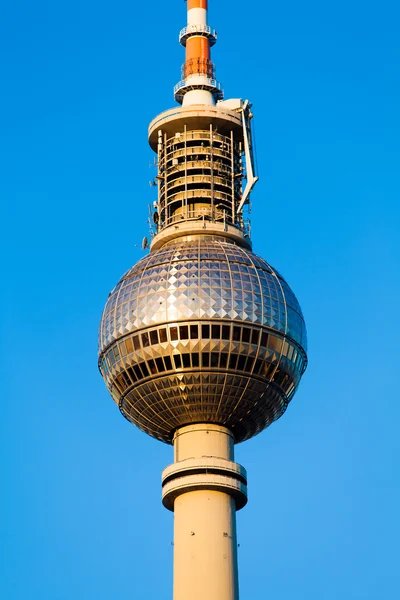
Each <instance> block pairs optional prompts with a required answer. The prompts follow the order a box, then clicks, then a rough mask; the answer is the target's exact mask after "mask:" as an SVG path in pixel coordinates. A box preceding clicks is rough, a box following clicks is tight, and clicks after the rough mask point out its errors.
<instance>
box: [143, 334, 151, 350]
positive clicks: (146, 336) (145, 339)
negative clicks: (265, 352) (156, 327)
mask: <svg viewBox="0 0 400 600" xmlns="http://www.w3.org/2000/svg"><path fill="white" fill-rule="evenodd" d="M142 344H143V348H147V346H150V340H149V334H148V333H147V332H145V333H142Z"/></svg>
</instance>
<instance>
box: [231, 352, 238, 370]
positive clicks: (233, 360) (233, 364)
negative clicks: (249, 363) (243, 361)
mask: <svg viewBox="0 0 400 600" xmlns="http://www.w3.org/2000/svg"><path fill="white" fill-rule="evenodd" d="M237 358H238V355H237V354H231V355H230V357H229V368H230V369H236V361H237Z"/></svg>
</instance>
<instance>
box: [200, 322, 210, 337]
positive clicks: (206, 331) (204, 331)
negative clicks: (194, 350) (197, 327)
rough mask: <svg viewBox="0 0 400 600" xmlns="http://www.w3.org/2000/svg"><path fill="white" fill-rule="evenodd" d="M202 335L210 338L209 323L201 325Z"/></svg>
mask: <svg viewBox="0 0 400 600" xmlns="http://www.w3.org/2000/svg"><path fill="white" fill-rule="evenodd" d="M201 337H202V338H203V339H205V340H208V339H210V326H209V325H202V326H201Z"/></svg>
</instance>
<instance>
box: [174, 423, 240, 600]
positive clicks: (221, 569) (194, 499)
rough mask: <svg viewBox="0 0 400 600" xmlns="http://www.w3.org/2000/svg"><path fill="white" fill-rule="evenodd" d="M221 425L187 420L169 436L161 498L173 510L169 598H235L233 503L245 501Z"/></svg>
mask: <svg viewBox="0 0 400 600" xmlns="http://www.w3.org/2000/svg"><path fill="white" fill-rule="evenodd" d="M233 444H234V440H233V436H232V433H231V432H230V431H229V429H227V428H226V427H220V426H217V425H211V424H208V425H190V426H188V427H182V428H181V429H179V430H177V432H176V433H175V436H174V456H175V463H174V464H173V465H172V466H170V467H167V468H166V469H165V470H164V472H163V503H164V506H166V507H167V508H169V509H170V510H174V513H175V515H174V600H187V599H188V598H190V600H204V599H205V598H207V600H238V598H239V586H238V570H237V538H236V516H235V513H236V509H237V508H242V506H244V505H245V504H246V502H247V482H246V471H245V469H244V468H243V467H242V466H240V465H238V464H236V463H235V462H233Z"/></svg>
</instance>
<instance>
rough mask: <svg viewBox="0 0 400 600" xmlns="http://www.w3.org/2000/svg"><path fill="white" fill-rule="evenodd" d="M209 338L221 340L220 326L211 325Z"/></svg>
mask: <svg viewBox="0 0 400 600" xmlns="http://www.w3.org/2000/svg"><path fill="white" fill-rule="evenodd" d="M211 337H212V339H213V340H219V339H220V338H221V326H220V325H212V326H211Z"/></svg>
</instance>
